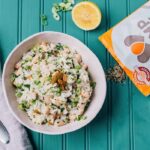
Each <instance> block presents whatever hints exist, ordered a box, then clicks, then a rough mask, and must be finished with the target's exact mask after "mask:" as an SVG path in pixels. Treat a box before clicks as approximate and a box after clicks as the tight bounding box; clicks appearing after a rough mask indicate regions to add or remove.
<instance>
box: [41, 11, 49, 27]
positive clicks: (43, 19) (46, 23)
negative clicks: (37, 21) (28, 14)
mask: <svg viewBox="0 0 150 150" xmlns="http://www.w3.org/2000/svg"><path fill="white" fill-rule="evenodd" d="M41 21H42V25H43V26H47V25H48V20H47V16H46V15H44V14H43V15H41Z"/></svg>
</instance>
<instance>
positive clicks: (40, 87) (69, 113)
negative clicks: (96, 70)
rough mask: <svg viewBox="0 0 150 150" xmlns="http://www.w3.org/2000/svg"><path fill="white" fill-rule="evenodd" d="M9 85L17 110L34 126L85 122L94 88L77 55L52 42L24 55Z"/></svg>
mask: <svg viewBox="0 0 150 150" xmlns="http://www.w3.org/2000/svg"><path fill="white" fill-rule="evenodd" d="M11 82H12V83H13V85H14V86H15V89H16V97H17V102H18V108H19V109H21V110H23V111H25V112H26V113H27V115H28V116H29V118H30V119H31V120H32V121H33V122H34V123H35V124H40V125H43V124H47V125H54V126H63V125H65V124H68V123H71V122H74V121H79V120H81V119H86V116H84V112H85V110H86V109H87V107H88V105H89V103H90V101H91V96H92V93H93V89H94V87H95V85H96V83H95V82H94V81H92V79H91V77H90V75H89V72H88V66H87V65H86V64H84V62H83V61H82V58H81V55H80V54H79V53H78V52H76V51H73V50H71V49H70V48H69V47H68V46H66V45H63V44H61V43H52V42H41V43H39V44H37V45H35V46H34V47H33V48H32V49H30V50H29V51H28V52H26V53H25V54H24V55H23V57H22V58H21V60H20V61H19V62H18V63H17V64H16V65H15V71H14V72H13V74H12V75H11Z"/></svg>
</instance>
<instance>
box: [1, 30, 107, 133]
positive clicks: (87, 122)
mask: <svg viewBox="0 0 150 150" xmlns="http://www.w3.org/2000/svg"><path fill="white" fill-rule="evenodd" d="M47 33H48V34H51V33H52V34H60V35H64V36H68V38H72V39H74V40H76V41H77V42H80V43H81V44H82V45H83V46H84V47H86V49H87V50H88V52H90V53H91V54H92V55H93V56H94V57H95V59H97V62H98V63H99V67H100V70H101V72H102V76H103V79H104V82H103V88H104V89H103V90H104V92H103V93H102V97H101V105H100V106H99V109H98V111H97V112H95V114H94V115H93V117H91V118H90V119H89V120H88V121H85V122H83V123H82V124H80V125H79V126H77V127H75V128H68V130H67V131H62V130H61V131H56V132H50V131H40V130H38V129H35V128H34V127H30V126H29V125H28V124H27V123H25V122H24V121H22V120H21V119H20V118H19V117H18V116H17V115H16V114H15V112H14V111H13V109H12V107H11V105H10V103H9V100H8V97H7V92H6V88H5V79H4V77H5V70H6V67H7V64H8V61H9V59H10V58H11V56H12V55H13V53H15V51H16V50H17V49H18V48H19V47H20V46H21V45H22V44H23V43H25V42H27V41H29V40H30V39H32V38H34V37H36V36H40V35H42V34H47ZM2 89H3V93H4V97H5V101H6V103H7V106H8V108H9V110H10V112H11V113H12V114H13V116H14V117H15V118H16V120H17V121H18V122H19V123H21V124H22V125H24V126H25V127H27V128H28V129H31V130H32V131H35V132H38V133H44V134H47V135H59V134H65V133H70V132H73V131H76V130H79V129H81V128H83V127H84V126H86V125H87V124H89V123H90V122H91V121H92V120H93V119H94V118H95V117H96V116H97V114H98V113H99V111H100V110H101V109H102V106H103V104H104V101H105V98H106V92H107V84H106V78H105V73H104V69H103V67H102V64H101V62H100V61H99V59H98V58H97V56H96V55H95V54H94V53H93V52H92V51H91V50H90V49H89V48H88V47H87V46H86V45H85V44H84V43H83V42H82V41H80V40H79V39H77V38H75V37H73V36H71V35H68V34H65V33H62V32H55V31H43V32H38V33H35V34H33V35H31V36H29V37H27V38H25V39H24V40H23V41H21V42H20V43H19V44H17V45H16V46H15V47H14V48H13V49H12V51H11V52H10V54H9V55H8V57H7V59H6V61H5V64H4V67H3V73H2Z"/></svg>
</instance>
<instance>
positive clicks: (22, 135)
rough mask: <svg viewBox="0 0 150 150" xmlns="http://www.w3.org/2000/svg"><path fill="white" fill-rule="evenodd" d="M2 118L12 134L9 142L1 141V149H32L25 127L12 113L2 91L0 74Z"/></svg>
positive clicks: (0, 108)
mask: <svg viewBox="0 0 150 150" xmlns="http://www.w3.org/2000/svg"><path fill="white" fill-rule="evenodd" d="M0 120H1V121H2V123H3V124H4V125H5V127H6V128H7V130H8V132H9V134H10V142H9V144H3V143H1V142H0V150H32V146H31V143H30V141H29V139H28V135H27V133H26V131H25V129H24V127H23V126H22V125H21V124H20V123H19V122H18V121H17V120H16V119H15V118H14V117H13V116H12V114H11V113H10V111H9V109H8V107H7V105H6V102H5V98H4V95H3V92H2V81H1V76H0Z"/></svg>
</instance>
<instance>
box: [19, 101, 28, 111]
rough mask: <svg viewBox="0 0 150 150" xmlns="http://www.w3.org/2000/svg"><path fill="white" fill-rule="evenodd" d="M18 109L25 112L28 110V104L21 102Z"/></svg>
mask: <svg viewBox="0 0 150 150" xmlns="http://www.w3.org/2000/svg"><path fill="white" fill-rule="evenodd" d="M18 107H19V109H21V110H23V111H26V109H29V107H30V105H29V104H28V102H27V101H22V103H20V104H19V105H18Z"/></svg>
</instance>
